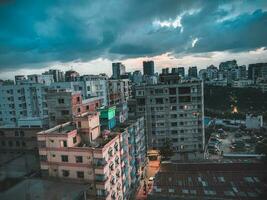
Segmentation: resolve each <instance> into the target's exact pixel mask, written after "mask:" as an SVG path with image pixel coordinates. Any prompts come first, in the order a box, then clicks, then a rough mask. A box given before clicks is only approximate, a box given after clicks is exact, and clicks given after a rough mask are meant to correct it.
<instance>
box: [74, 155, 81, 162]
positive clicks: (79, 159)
mask: <svg viewBox="0 0 267 200" xmlns="http://www.w3.org/2000/svg"><path fill="white" fill-rule="evenodd" d="M75 159H76V163H82V162H83V157H82V156H76V157H75Z"/></svg>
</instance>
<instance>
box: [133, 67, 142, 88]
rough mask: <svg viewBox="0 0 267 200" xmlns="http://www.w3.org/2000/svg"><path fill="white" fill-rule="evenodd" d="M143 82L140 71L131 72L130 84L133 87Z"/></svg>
mask: <svg viewBox="0 0 267 200" xmlns="http://www.w3.org/2000/svg"><path fill="white" fill-rule="evenodd" d="M142 81H143V76H142V73H141V71H139V70H137V71H134V72H133V76H132V82H133V84H135V85H140V84H141V83H142Z"/></svg>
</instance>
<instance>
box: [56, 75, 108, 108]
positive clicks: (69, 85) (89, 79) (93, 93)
mask: <svg viewBox="0 0 267 200" xmlns="http://www.w3.org/2000/svg"><path fill="white" fill-rule="evenodd" d="M51 88H53V89H71V90H72V91H75V92H77V91H80V92H81V95H82V98H83V99H88V98H91V97H101V105H104V106H106V105H108V96H107V77H106V76H102V75H84V76H80V77H78V78H77V80H75V81H69V82H56V83H53V84H51Z"/></svg>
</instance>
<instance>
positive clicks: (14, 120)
mask: <svg viewBox="0 0 267 200" xmlns="http://www.w3.org/2000/svg"><path fill="white" fill-rule="evenodd" d="M46 92H47V86H45V85H44V84H40V83H29V82H27V81H25V82H24V83H23V84H22V83H21V84H19V85H2V86H1V90H0V125H9V126H14V127H17V126H19V125H22V124H25V125H28V126H31V125H34V126H36V127H38V126H39V127H43V126H46V125H47V123H48V110H47V104H46V99H45V94H46ZM26 122H27V123H26Z"/></svg>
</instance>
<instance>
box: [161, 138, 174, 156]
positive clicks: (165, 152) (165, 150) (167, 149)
mask: <svg viewBox="0 0 267 200" xmlns="http://www.w3.org/2000/svg"><path fill="white" fill-rule="evenodd" d="M159 154H160V155H161V157H162V159H163V160H169V159H170V157H172V156H173V155H174V152H173V149H172V143H171V141H170V140H168V139H167V140H166V141H165V143H164V144H163V146H162V147H161V148H160V149H159Z"/></svg>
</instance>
